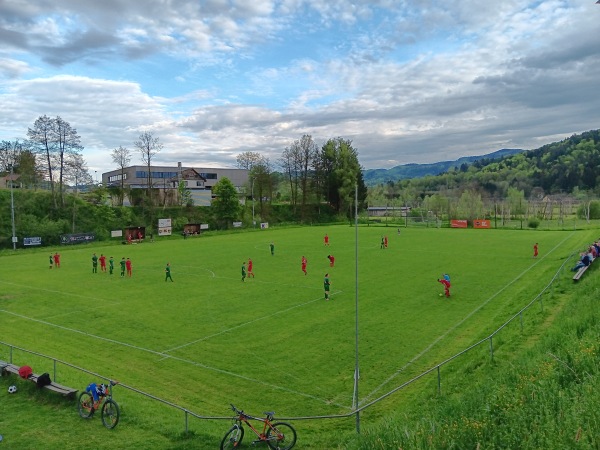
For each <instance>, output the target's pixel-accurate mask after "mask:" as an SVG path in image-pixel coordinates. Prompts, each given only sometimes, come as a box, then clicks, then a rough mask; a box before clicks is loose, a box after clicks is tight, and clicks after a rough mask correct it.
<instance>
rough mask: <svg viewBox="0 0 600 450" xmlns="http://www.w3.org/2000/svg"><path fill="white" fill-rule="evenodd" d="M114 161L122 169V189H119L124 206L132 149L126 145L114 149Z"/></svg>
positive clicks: (120, 202)
mask: <svg viewBox="0 0 600 450" xmlns="http://www.w3.org/2000/svg"><path fill="white" fill-rule="evenodd" d="M110 157H111V158H112V161H113V163H115V164H116V165H117V167H118V168H119V170H120V171H121V189H120V191H119V204H120V205H121V206H123V199H124V196H125V168H126V167H127V166H129V163H130V162H131V150H129V149H128V148H126V147H123V146H119V148H115V149H113V151H112V152H111V154H110Z"/></svg>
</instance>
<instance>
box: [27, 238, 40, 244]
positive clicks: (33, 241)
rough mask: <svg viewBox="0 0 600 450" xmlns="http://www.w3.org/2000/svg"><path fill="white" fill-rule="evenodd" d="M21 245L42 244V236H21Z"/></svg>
mask: <svg viewBox="0 0 600 450" xmlns="http://www.w3.org/2000/svg"><path fill="white" fill-rule="evenodd" d="M23 245H42V238H41V237H26V238H23Z"/></svg>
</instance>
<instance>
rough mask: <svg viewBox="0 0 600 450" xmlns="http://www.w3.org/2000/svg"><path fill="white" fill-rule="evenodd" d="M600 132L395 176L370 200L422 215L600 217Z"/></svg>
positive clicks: (374, 189) (372, 193)
mask: <svg viewBox="0 0 600 450" xmlns="http://www.w3.org/2000/svg"><path fill="white" fill-rule="evenodd" d="M599 169H600V131H599V130H593V131H588V132H585V133H581V134H576V135H573V136H571V137H569V138H567V139H564V140H562V141H560V142H555V143H552V144H548V145H544V146H542V147H540V148H538V149H535V150H530V151H526V152H523V153H519V154H516V155H512V156H507V157H504V158H501V159H493V160H492V159H489V160H486V159H481V160H478V161H475V162H474V163H472V164H463V165H461V166H460V167H454V168H453V169H451V170H449V171H448V172H444V173H440V174H438V175H432V176H426V177H421V178H413V179H405V180H397V181H393V180H390V181H388V182H387V183H382V184H379V185H377V186H374V187H372V188H370V189H369V194H368V197H367V202H368V204H369V205H376V206H385V205H390V206H392V205H395V206H409V207H411V208H414V209H416V210H422V211H423V213H422V214H431V213H432V214H433V215H435V216H441V215H444V216H448V217H450V216H452V217H455V218H466V219H475V218H483V217H489V216H498V215H499V216H501V217H509V216H515V214H516V215H520V216H524V217H525V218H529V217H537V218H540V219H553V218H559V219H560V218H562V217H563V216H564V215H565V214H570V213H571V212H573V210H574V208H580V211H579V213H580V216H582V217H583V218H586V219H593V218H600V211H598V209H599V208H598V207H597V206H596V203H597V202H596V199H598V197H600V171H599Z"/></svg>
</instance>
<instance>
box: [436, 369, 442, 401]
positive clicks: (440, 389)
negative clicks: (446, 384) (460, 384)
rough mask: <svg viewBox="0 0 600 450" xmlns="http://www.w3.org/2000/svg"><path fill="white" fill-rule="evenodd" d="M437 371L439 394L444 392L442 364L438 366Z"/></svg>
mask: <svg viewBox="0 0 600 450" xmlns="http://www.w3.org/2000/svg"><path fill="white" fill-rule="evenodd" d="M437 373H438V394H441V393H442V379H441V377H440V366H437Z"/></svg>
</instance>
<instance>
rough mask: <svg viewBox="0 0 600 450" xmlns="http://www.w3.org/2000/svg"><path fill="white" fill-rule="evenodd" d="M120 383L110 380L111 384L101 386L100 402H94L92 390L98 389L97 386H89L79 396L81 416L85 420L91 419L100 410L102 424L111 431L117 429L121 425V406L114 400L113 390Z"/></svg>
mask: <svg viewBox="0 0 600 450" xmlns="http://www.w3.org/2000/svg"><path fill="white" fill-rule="evenodd" d="M118 383H119V382H118V381H113V380H110V382H109V384H101V385H99V386H100V392H98V400H94V397H93V395H92V393H91V392H90V391H91V390H92V389H96V385H95V384H93V385H92V384H91V385H89V386H88V387H87V388H86V390H85V391H83V392H82V393H81V394H79V399H78V402H77V403H78V409H79V415H80V416H81V417H83V418H84V419H91V418H92V416H93V415H94V413H95V412H96V411H97V410H98V409H100V413H101V414H100V417H102V423H103V424H104V426H105V427H106V428H108V429H109V430H110V429H112V428H114V427H116V426H117V424H118V423H119V415H120V411H119V405H117V402H115V401H114V400H113V399H112V388H113V386H115V385H116V384H118Z"/></svg>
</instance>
